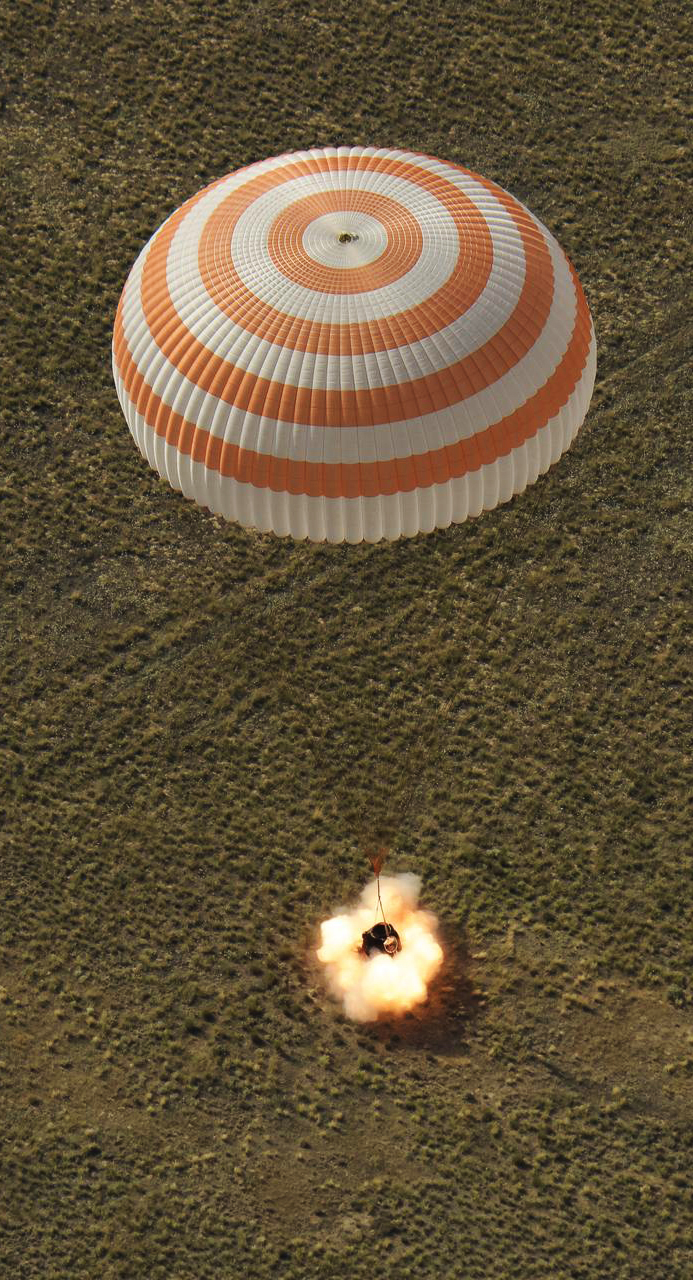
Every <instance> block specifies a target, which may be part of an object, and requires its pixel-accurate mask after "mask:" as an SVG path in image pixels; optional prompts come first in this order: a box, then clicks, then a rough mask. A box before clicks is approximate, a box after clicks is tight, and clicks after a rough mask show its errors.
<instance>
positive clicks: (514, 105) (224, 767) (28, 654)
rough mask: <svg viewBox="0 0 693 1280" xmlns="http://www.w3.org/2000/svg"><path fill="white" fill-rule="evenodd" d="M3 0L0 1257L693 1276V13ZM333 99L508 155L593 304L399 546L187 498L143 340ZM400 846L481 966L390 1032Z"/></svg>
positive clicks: (204, 1268) (457, 971)
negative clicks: (147, 386) (377, 912)
mask: <svg viewBox="0 0 693 1280" xmlns="http://www.w3.org/2000/svg"><path fill="white" fill-rule="evenodd" d="M0 26H1V28H2V29H1V30H0V58H1V59H2V62H3V64H4V65H3V73H2V80H1V85H2V88H1V92H0V183H1V184H2V200H1V203H0V232H1V234H0V272H1V274H2V279H3V281H4V284H3V289H2V295H1V297H0V310H1V313H2V339H3V340H2V351H1V354H0V360H1V368H0V378H1V384H0V386H1V389H0V406H1V407H0V426H1V430H2V453H3V474H2V481H1V482H2V490H3V495H2V496H3V503H2V517H1V519H2V534H3V542H4V549H3V567H4V569H5V575H4V576H5V582H6V587H5V592H4V596H3V624H2V636H1V642H2V646H3V660H2V681H3V688H2V691H1V696H2V702H3V708H4V710H3V721H2V775H3V810H4V824H3V830H2V834H1V835H0V840H1V841H2V843H1V845H0V884H1V894H0V984H1V989H0V1016H1V1018H2V1029H1V1030H0V1037H1V1038H0V1090H1V1093H0V1098H1V1106H2V1125H1V1126H0V1161H1V1167H0V1188H1V1189H2V1190H1V1191H0V1274H1V1275H2V1276H3V1277H7V1280H116V1278H117V1280H121V1278H123V1280H125V1278H132V1280H237V1278H238V1280H241V1277H243V1278H247V1280H261V1278H264V1277H282V1278H283V1277H286V1278H287V1280H317V1278H318V1277H320V1278H322V1277H324V1276H329V1277H331V1278H333V1280H341V1278H342V1277H343V1278H344V1280H366V1278H368V1280H370V1277H372V1276H376V1275H385V1276H390V1275H392V1276H397V1277H398V1278H399V1280H405V1278H406V1277H411V1278H412V1280H420V1278H421V1280H423V1278H425V1277H430V1278H435V1280H457V1278H458V1277H459V1280H510V1278H511V1277H512V1278H513V1280H579V1278H584V1280H612V1278H616V1277H618V1278H619V1280H626V1278H628V1280H663V1278H664V1277H666V1280H689V1278H690V1276H691V1275H692V1274H693V1202H692V1201H693V1197H692V1192H691V1185H692V1177H693V1158H692V1157H693V1124H692V1117H693V1010H692V1002H693V980H692V979H691V973H692V971H693V928H692V925H691V887H692V877H691V871H692V867H691V856H690V804H691V755H692V754H693V753H692V750H691V654H690V607H689V606H690V583H691V544H692V534H691V519H690V508H691V500H692V493H691V489H692V481H691V474H692V472H691V461H692V458H691V455H692V453H693V448H692V444H691V440H692V436H691V425H690V424H691V370H690V355H691V349H692V346H693V343H692V339H693V324H692V322H691V313H690V276H691V258H692V254H691V242H692V240H693V218H692V216H691V182H692V179H693V164H692V160H691V154H692V153H691V146H690V139H691V116H692V114H693V113H692V110H691V100H692V95H691V87H690V86H691V76H692V74H693V57H692V52H691V50H692V45H691V34H692V27H693V23H692V21H691V10H690V7H689V6H688V5H686V4H684V3H647V2H646V0H642V2H641V3H639V4H630V3H625V2H623V0H616V3H615V4H606V3H604V2H603V0H588V2H587V3H582V4H580V5H573V4H559V3H544V2H543V0H539V2H538V3H535V4H533V5H531V6H529V5H528V6H524V5H520V4H519V3H495V4H493V3H487V4H483V3H471V4H455V3H452V2H451V0H440V2H436V3H430V4H426V3H424V4H419V5H414V4H405V3H401V2H399V0H390V2H384V0H383V2H382V3H376V2H375V0H361V3H357V4H355V3H345V0H332V2H331V3H330V4H328V5H311V4H309V3H303V2H300V0H290V2H289V0H275V2H274V3H271V4H270V3H268V2H266V0H262V2H258V3H255V4H252V3H248V4H231V5H228V6H227V5H223V4H218V5H204V4H200V3H192V2H187V3H180V2H178V0H169V2H167V3H163V2H161V3H157V4H142V5H139V4H137V5H134V4H127V3H114V4H109V3H102V4H97V3H94V2H91V3H90V2H88V0H85V2H84V3H80V2H77V3H72V4H69V3H65V4H59V3H45V4H44V3H40V0H33V2H32V3H31V4H23V5H20V4H16V5H7V6H5V8H4V11H3V15H2V17H0ZM340 143H355V144H356V143H358V144H376V145H382V146H400V147H404V148H408V149H411V150H416V151H423V152H427V153H429V154H432V155H436V156H439V157H441V158H443V159H447V160H451V161H454V162H456V163H459V164H463V165H465V166H467V167H469V168H471V169H473V170H476V171H478V172H480V173H482V174H484V175H485V176H487V177H489V178H492V179H494V180H495V181H497V182H499V183H500V184H501V185H502V186H504V187H506V188H507V189H508V190H510V191H512V192H513V193H514V194H515V195H516V196H518V197H519V198H520V199H521V200H523V201H525V203H527V204H528V205H529V206H530V208H531V209H532V210H533V211H534V212H535V213H536V214H537V215H538V216H539V217H540V218H541V219H542V220H543V221H544V222H545V223H546V224H547V225H548V226H549V227H550V228H551V230H552V231H553V232H554V234H555V235H556V236H557V237H558V239H559V240H560V241H561V243H562V244H563V246H564V247H565V249H566V251H567V252H568V253H569V255H570V257H571V259H572V261H573V262H574V264H575V266H576V268H577V270H578V272H579V274H580V278H581V280H582V282H583V284H584V288H585V291H586V294H587V297H588V300H589V303H590V306H591V308H592V311H593V315H594V319H595V324H596V329H597V341H598V349H599V370H598V378H597V387H596V391H595V397H594V401H593V406H592V409H591V411H590V413H589V416H588V419H587V421H586V423H585V426H584V428H583V430H582V432H581V433H580V435H579V437H578V440H577V442H576V444H575V446H574V447H573V449H572V450H571V451H570V453H569V454H568V455H566V457H564V458H563V459H562V460H561V462H560V463H559V465H558V466H556V467H555V468H554V469H553V470H552V471H551V472H550V474H548V475H547V476H545V477H544V478H543V479H542V480H540V481H539V483H538V484H537V485H536V486H535V487H534V488H533V489H531V490H529V491H528V492H527V493H526V494H525V495H524V496H522V497H521V498H519V499H516V500H515V501H513V502H512V503H511V504H509V505H508V506H505V507H502V508H500V509H498V510H496V511H494V512H492V513H489V514H487V515H485V516H484V517H483V518H482V519H480V520H478V521H473V522H470V523H468V524H465V525H461V526H459V527H456V528H452V529H449V530H447V531H444V532H439V533H437V534H435V535H431V536H428V537H420V538H417V539H413V540H404V541H401V542H399V543H396V544H391V545H378V546H357V547H345V546H337V547H330V546H316V545H307V544H294V543H292V542H290V541H288V540H279V539H276V538H274V537H271V536H262V535H259V534H256V533H253V532H250V531H246V530H243V529H240V528H237V527H235V526H231V525H226V524H224V523H223V522H221V521H220V520H218V519H215V518H212V517H211V516H210V515H209V514H208V513H205V512H202V511H200V510H198V509H196V508H195V507H193V505H192V504H189V503H187V502H186V501H185V500H184V499H182V498H181V497H180V496H179V495H177V494H175V493H174V492H173V491H171V490H170V489H169V488H168V487H167V486H165V485H164V484H163V483H162V482H160V481H159V480H158V478H157V477H156V475H155V474H154V473H153V472H152V471H150V469H149V467H148V466H147V465H146V464H145V463H144V462H143V460H142V459H141V458H140V456H139V454H138V452H137V449H136V447H135V445H134V443H133V441H132V439H131V438H130V435H129V433H128V430H127V427H126V424H125V421H124V419H123V416H122V413H121V411H120V407H119V405H118V401H117V398H116V394H115V391H114V389H113V385H112V379H111V370H110V339H111V330H112V324H113V317H114V313H115V308H116V305H117V301H118V296H119V293H120V290H121V288H122V285H123V283H124V280H125V278H126V276H127V273H128V271H129V269H130V266H131V264H132V262H133V261H134V259H135V256H136V255H137V253H138V251H139V249H140V248H141V246H142V244H143V243H144V242H145V241H146V240H147V239H148V237H149V236H150V234H151V233H152V231H153V230H154V229H155V228H156V227H157V226H158V225H159V224H160V223H161V222H162V221H163V219H164V218H165V217H166V216H167V215H168V214H169V213H170V212H171V211H172V210H173V209H174V208H176V207H177V206H178V205H179V204H180V203H181V202H182V201H183V200H184V199H185V198H186V197H188V196H189V195H191V194H192V193H194V192H195V191H196V190H198V189H199V188H200V187H202V186H203V185H205V184H206V183H207V182H209V181H211V180H212V179H214V178H216V177H218V176H220V175H221V174H223V173H225V172H228V171H230V170H232V169H235V168H237V167H238V166H240V165H244V164H248V163H250V162H251V161H253V160H257V159H261V158H263V157H265V156H271V155H276V154H279V153H281V152H285V151H290V150H294V149H298V148H304V147H307V146H314V145H315V146H319V145H327V144H340ZM375 840H382V841H385V842H387V844H388V845H389V846H390V848H391V852H390V857H389V862H388V866H389V869H391V870H393V871H402V870H412V871H416V872H418V873H419V874H420V875H421V876H422V878H423V900H424V903H425V905H427V906H429V907H430V908H431V909H432V910H434V911H435V912H436V913H437V915H438V916H439V919H440V922H441V936H442V938H443V941H444V944H445V947H446V963H445V966H444V970H443V974H442V977H441V978H440V979H439V980H438V981H437V983H436V985H435V987H434V990H433V992H432V995H431V999H430V1001H429V1003H428V1004H427V1005H426V1006H424V1007H422V1008H421V1009H420V1010H419V1011H417V1012H416V1014H414V1015H412V1016H410V1017H408V1018H405V1019H403V1020H402V1021H400V1022H396V1023H378V1024H375V1025H362V1026H360V1025H357V1024H353V1023H350V1022H348V1021H347V1020H346V1019H345V1018H344V1017H343V1016H342V1014H341V1012H340V1010H339V1008H338V1006H337V1005H336V1004H335V1002H334V1000H333V999H332V998H331V996H330V995H329V994H328V992H327V991H326V989H325V985H324V981H323V975H322V973H321V972H320V968H319V965H318V964H317V962H316V959H315V946H316V942H317V933H318V925H319V922H320V920H321V919H323V918H324V917H325V916H326V915H327V914H329V913H331V912H332V911H333V909H334V908H336V907H338V906H339V905H341V904H343V903H344V902H345V901H347V900H348V899H350V898H352V897H354V896H355V895H357V894H358V892H359V891H360V889H361V887H362V885H363V883H364V882H365V880H366V878H367V874H368V865H367V862H366V859H365V856H364V848H365V847H366V845H368V844H369V842H372V841H375Z"/></svg>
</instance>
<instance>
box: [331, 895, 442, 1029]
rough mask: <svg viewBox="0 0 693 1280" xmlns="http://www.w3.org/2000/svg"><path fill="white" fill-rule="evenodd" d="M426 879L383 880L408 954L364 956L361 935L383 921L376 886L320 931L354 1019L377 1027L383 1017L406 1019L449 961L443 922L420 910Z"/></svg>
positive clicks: (391, 917) (389, 914) (388, 913)
mask: <svg viewBox="0 0 693 1280" xmlns="http://www.w3.org/2000/svg"><path fill="white" fill-rule="evenodd" d="M420 892H421V879H420V877H419V876H417V875H413V874H411V873H410V872H405V873H403V874H402V875H396V876H381V877H380V896H381V899H382V903H383V907H384V910H385V917H386V919H387V920H388V921H389V922H390V924H393V925H394V927H395V929H396V930H397V932H398V934H399V936H400V940H401V943H402V950H401V951H398V952H397V954H396V955H394V956H387V955H382V954H380V953H379V954H377V955H371V956H370V957H369V958H367V957H366V956H364V955H363V954H362V953H361V952H360V951H359V947H360V946H361V935H362V933H364V932H365V930H366V929H370V928H371V926H372V925H373V924H375V922H376V920H377V919H378V918H379V907H378V888H377V883H376V881H375V880H372V881H371V882H370V883H369V884H367V885H366V887H365V889H364V890H363V892H362V894H361V897H360V899H359V902H358V904H357V905H356V906H355V907H352V908H350V909H346V910H344V911H342V912H340V913H339V914H338V915H336V916H333V917H332V919H331V920H325V921H323V923H322V924H321V926H320V932H321V946H320V948H319V950H318V953H317V954H318V960H320V961H321V962H322V963H323V964H324V965H325V967H326V970H327V977H328V980H329V983H330V986H331V988H332V990H333V992H334V993H335V995H337V996H338V997H339V998H340V999H341V1000H342V1003H343V1005H344V1010H345V1012H346V1014H347V1015H348V1017H350V1018H354V1019H355V1020H356V1021H357V1022H373V1021H375V1019H376V1018H378V1017H379V1016H380V1015H381V1014H385V1015H390V1016H393V1015H397V1014H402V1013H406V1012H407V1010H408V1009H412V1008H413V1007H414V1005H417V1004H420V1003H421V1001H423V1000H425V999H426V995H427V992H428V984H429V982H430V981H431V978H433V977H434V975H435V974H436V973H437V971H438V969H439V968H440V966H441V964H442V961H443V952H442V949H441V946H440V943H439V942H438V941H437V938H436V936H435V931H436V926H437V920H436V917H435V916H434V915H432V914H431V912H430V911H420V910H419V909H418V906H417V904H418V901H419V894H420Z"/></svg>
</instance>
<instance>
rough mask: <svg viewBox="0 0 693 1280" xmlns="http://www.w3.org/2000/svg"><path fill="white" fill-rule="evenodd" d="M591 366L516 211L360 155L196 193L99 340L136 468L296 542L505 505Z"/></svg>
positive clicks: (488, 187) (558, 445) (543, 251)
mask: <svg viewBox="0 0 693 1280" xmlns="http://www.w3.org/2000/svg"><path fill="white" fill-rule="evenodd" d="M595 368H596V346H595V339H594V329H593V326H592V320H591V317H590V313H589V310H588V307H587V303H586V302H585V297H584V294H583V292H582V288H581V287H580V283H579V281H578V279H577V276H576V275H575V272H574V270H573V268H572V266H571V264H570V262H569V261H568V259H567V258H566V256H565V254H564V253H563V251H562V249H561V248H560V246H559V245H558V244H557V242H556V240H555V239H554V238H553V236H552V235H551V234H550V232H549V231H547V230H546V228H545V227H544V226H542V224H541V222H539V220H538V219H537V218H535V217H534V215H533V214H531V213H530V212H529V210H528V209H526V208H525V207H524V205H522V204H520V203H519V201H517V200H515V199H514V198H513V197H512V196H510V195H508V193H507V192H506V191H503V190H502V188H500V187H498V186H496V184H495V183H493V182H489V181H488V180H487V179H486V178H481V177H479V176H478V175H477V174H474V173H470V172H469V171H468V170H466V169H462V168H459V167H458V166H457V165H452V164H446V163H443V162H442V161H440V160H435V159H432V158H431V157H429V156H423V155H416V154H412V153H410V152H407V151H383V150H376V149H375V148H373V147H339V148H334V147H325V148H324V149H321V150H314V151H301V152H297V153H295V154H293V155H284V156H279V157H277V158H275V159H271V160H264V161H262V162H260V163H259V164H253V165H251V166H250V167H249V168H246V169H239V170H238V171H237V172H235V173H231V174H229V175H228V176H227V177H225V178H220V179H219V181H217V182H214V183H212V185H211V186H209V187H206V188H205V189H204V190H203V191H200V192H199V193H198V195H196V196H193V197H192V199H191V200H188V201H187V203H186V204H184V205H183V206H182V208H180V209H179V210H178V211H177V212H176V213H173V214H172V215H171V217H170V218H168V219H167V221H166V222H164V224H163V226H161V227H160V228H159V230H158V231H157V232H156V233H155V235H153V236H152V238H151V240H150V241H149V243H148V244H147V245H145V247H144V249H143V250H142V252H141V253H140V255H139V258H138V259H137V261H136V263H135V265H134V267H133V268H132V271H131V272H130V275H129V277H128V280H127V283H126V285H125V288H124V290H123V294H122V297H121V299H120V305H119V307H118V313H117V316H116V323H115V332H114V337H113V372H114V377H115V382H116V387H117V389H118V395H119V397H120V403H121V405H122V408H123V412H124V413H125V416H126V418H127V421H128V425H129V427H130V430H131V432H132V434H133V436H134V437H135V440H136V441H137V444H138V445H139V448H140V450H141V452H142V454H143V455H144V456H145V457H146V458H147V459H148V461H149V462H150V463H151V465H152V467H154V468H155V469H156V470H157V471H158V472H159V474H160V475H161V476H164V477H165V478H166V479H167V480H168V481H169V482H170V484H172V485H173V486H174V488H176V489H180V490H181V491H182V492H183V493H184V494H185V495H186V497H189V498H193V499H194V500H195V501H196V502H198V503H199V504H200V505H201V506H204V507H209V508H210V510H211V511H213V512H217V513H219V514H221V515H223V516H225V517H226V518H227V519H228V520H236V521H238V522H239V523H240V524H242V525H246V526H251V527H255V528H258V529H261V530H265V531H269V530H271V531H273V532H274V533H276V534H290V535H291V536H292V537H294V538H310V539H313V540H314V541H322V540H324V539H328V540H329V541H330V542H341V541H344V540H347V541H349V542H359V541H361V540H364V539H365V540H366V541H368V542H377V541H378V540H379V539H380V538H398V537H399V536H400V535H402V534H416V533H419V532H422V531H424V532H428V531H430V530H432V529H436V528H444V527H446V526H447V525H449V524H451V523H457V522H460V521H463V520H466V519H467V518H468V517H469V516H476V515H479V514H480V513H481V511H482V510H485V509H486V510H488V509H490V508H492V507H495V506H496V505H497V504H498V503H500V502H507V501H508V500H509V499H510V498H511V497H512V496H513V495H514V494H516V493H521V492H522V491H523V490H524V489H525V487H526V486H527V485H528V484H531V483H532V482H533V481H534V480H536V478H537V476H538V475H540V474H541V473H542V472H545V471H546V470H547V469H548V468H549V467H550V466H551V464H552V463H553V462H555V461H556V460H557V459H558V458H559V457H560V455H561V454H562V453H563V452H564V450H566V449H567V448H568V446H569V445H570V443H571V441H572V440H573V438H574V436H575V434H576V432H577V431H578V428H579V427H580V424H581V423H582V421H583V419H584V417H585V414H586V412H587V407H588V405H589V401H590V396H591V394H592V388H593V385H594V377H595Z"/></svg>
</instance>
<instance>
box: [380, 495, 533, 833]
mask: <svg viewBox="0 0 693 1280" xmlns="http://www.w3.org/2000/svg"><path fill="white" fill-rule="evenodd" d="M528 487H529V486H528ZM531 487H532V488H533V489H534V493H533V494H532V496H531V498H530V499H528V500H527V501H526V502H525V503H524V506H523V509H522V510H521V511H520V513H519V515H518V518H517V521H516V523H515V529H514V539H513V541H514V542H515V543H518V542H521V540H522V538H523V537H524V535H525V533H526V531H527V529H528V527H529V525H530V522H531V521H532V520H533V519H534V517H535V516H536V513H537V511H538V509H539V503H540V502H541V500H542V496H543V492H542V491H543V486H542V485H540V484H535V485H533V486H531ZM526 494H527V489H524V490H523V493H522V494H515V495H514V496H515V498H520V497H523V496H525V495H526ZM505 587H506V583H504V582H502V583H501V585H500V587H499V588H498V589H497V591H496V592H495V595H494V596H493V599H492V601H491V606H490V608H489V609H488V610H487V611H486V614H485V617H484V619H483V626H484V627H487V626H488V624H489V622H490V621H491V618H492V617H493V615H494V614H495V612H496V610H497V608H498V606H499V604H500V601H501V596H502V595H503V592H504V590H505ZM536 629H537V628H536V626H535V627H534V628H533V629H532V632H531V635H532V636H533V635H534V632H535V631H536ZM516 669H517V665H516V666H515V667H514V668H513V670H516ZM452 701H453V700H452V698H449V697H446V698H443V699H442V701H441V702H440V703H439V705H438V708H437V714H436V716H435V718H434V720H433V728H432V730H431V732H430V734H429V735H428V737H427V738H426V739H425V745H426V748H427V751H428V753H429V759H430V760H432V761H433V764H434V765H435V766H437V765H438V764H439V762H440V760H441V758H442V756H443V755H444V753H445V737H444V735H443V733H442V731H441V728H440V721H441V717H442V716H443V715H445V714H446V713H447V712H448V711H449V709H450V707H451V705H452ZM436 739H437V741H436ZM412 755H413V748H410V749H409V751H407V753H406V755H405V758H404V762H403V764H402V768H401V770H400V773H399V776H400V779H406V778H407V775H408V774H410V772H411V771H410V768H409V765H410V760H411V758H412ZM418 790H419V784H417V783H415V784H414V785H413V786H412V787H410V788H409V789H408V793H407V795H406V798H405V800H404V803H403V804H402V805H401V807H400V810H399V814H398V818H397V819H396V820H395V823H394V824H393V826H394V830H393V833H392V840H393V843H394V840H395V839H396V838H397V833H398V831H400V830H401V828H402V827H403V825H404V823H405V821H406V820H407V818H408V817H409V814H410V812H411V810H412V808H413V807H414V801H415V799H416V795H417V793H418Z"/></svg>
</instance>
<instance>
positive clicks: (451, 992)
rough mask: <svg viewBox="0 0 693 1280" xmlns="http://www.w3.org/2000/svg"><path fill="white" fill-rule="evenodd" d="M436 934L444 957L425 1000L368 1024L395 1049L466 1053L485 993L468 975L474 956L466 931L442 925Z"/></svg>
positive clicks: (376, 1034) (375, 1033)
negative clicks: (399, 1015)
mask: <svg viewBox="0 0 693 1280" xmlns="http://www.w3.org/2000/svg"><path fill="white" fill-rule="evenodd" d="M439 937H440V942H441V946H442V948H443V952H444V957H445V958H444V960H443V965H442V968H441V970H440V972H439V973H438V974H437V976H436V977H435V978H434V980H433V982H432V983H431V988H430V992H429V996H428V999H427V1000H426V1001H425V1003H424V1004H421V1005H418V1006H417V1007H416V1008H415V1009H413V1010H412V1011H411V1013H406V1014H404V1015H403V1016H402V1017H398V1018H379V1019H378V1021H377V1022H375V1023H372V1024H371V1025H370V1026H369V1028H368V1029H369V1031H370V1033H371V1034H372V1035H373V1036H375V1037H377V1039H379V1040H381V1041H385V1042H386V1043H387V1046H388V1048H389V1049H391V1050H393V1051H395V1052H396V1051H397V1049H400V1048H402V1049H407V1048H415V1049H431V1050H435V1051H436V1052H437V1053H449V1054H457V1053H465V1052H466V1050H467V1049H468V1047H469V1032H470V1029H471V1026H472V1025H473V1023H474V1021H475V1020H476V1018H477V1017H478V1016H479V1014H480V1013H481V1012H482V1010H483V1008H484V1006H485V997H484V994H483V992H481V991H478V990H477V988H476V985H475V982H474V980H473V978H472V977H471V969H472V965H473V958H472V953H471V950H470V947H469V941H468V938H467V935H466V932H464V931H460V930H459V929H458V930H456V931H453V930H452V929H447V930H445V929H443V930H441V931H440V934H439Z"/></svg>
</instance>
